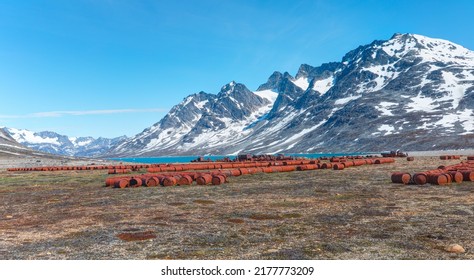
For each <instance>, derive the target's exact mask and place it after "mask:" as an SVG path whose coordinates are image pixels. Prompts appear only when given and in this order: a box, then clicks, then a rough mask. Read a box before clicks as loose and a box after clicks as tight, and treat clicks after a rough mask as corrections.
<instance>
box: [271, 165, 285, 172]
mask: <svg viewBox="0 0 474 280" xmlns="http://www.w3.org/2000/svg"><path fill="white" fill-rule="evenodd" d="M282 168H283V166H273V167H271V169H272V170H273V172H282V171H283V169H282Z"/></svg>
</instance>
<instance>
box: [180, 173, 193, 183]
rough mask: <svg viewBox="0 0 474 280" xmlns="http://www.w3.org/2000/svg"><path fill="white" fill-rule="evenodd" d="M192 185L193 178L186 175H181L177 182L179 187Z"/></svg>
mask: <svg viewBox="0 0 474 280" xmlns="http://www.w3.org/2000/svg"><path fill="white" fill-rule="evenodd" d="M192 183H193V178H191V176H189V175H187V174H182V175H181V176H180V177H179V178H178V180H177V184H178V185H180V186H188V185H191V184H192Z"/></svg>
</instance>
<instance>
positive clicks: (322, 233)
mask: <svg viewBox="0 0 474 280" xmlns="http://www.w3.org/2000/svg"><path fill="white" fill-rule="evenodd" d="M455 162H456V161H440V160H439V159H438V158H434V157H432V158H429V157H427V158H421V157H418V158H416V160H415V161H414V162H407V161H405V160H404V159H397V162H396V163H395V164H386V165H373V166H362V167H354V168H348V169H345V170H341V171H333V170H314V171H304V172H298V171H296V172H291V173H273V174H255V175H247V176H241V177H235V178H231V179H230V181H231V182H230V183H228V184H225V185H221V186H197V185H193V186H182V187H171V188H160V187H156V188H131V189H110V188H105V187H103V185H104V181H105V178H106V177H107V175H106V174H105V173H104V171H88V172H87V171H77V172H74V171H69V172H37V173H10V172H6V171H0V201H1V206H0V259H474V253H473V249H474V240H473V239H472V234H473V233H474V183H472V182H464V183H462V184H452V185H449V186H430V185H426V186H422V187H420V186H404V185H397V184H392V183H391V182H390V174H391V172H392V171H409V172H413V171H423V170H427V169H432V168H434V167H437V166H438V165H441V164H444V165H446V164H449V163H455ZM451 243H458V244H460V245H462V246H463V247H464V248H465V249H466V253H463V254H454V253H447V252H445V251H444V250H443V248H444V247H445V246H446V245H448V244H451Z"/></svg>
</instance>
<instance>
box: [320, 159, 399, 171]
mask: <svg viewBox="0 0 474 280" xmlns="http://www.w3.org/2000/svg"><path fill="white" fill-rule="evenodd" d="M393 162H395V159H394V158H377V159H354V160H340V161H333V162H329V163H323V164H322V168H323V169H324V168H332V169H334V170H343V169H345V168H347V167H351V166H361V165H366V164H384V163H393Z"/></svg>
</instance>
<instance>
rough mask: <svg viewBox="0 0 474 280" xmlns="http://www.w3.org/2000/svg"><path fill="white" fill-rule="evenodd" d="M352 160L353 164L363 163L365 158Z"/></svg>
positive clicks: (359, 164)
mask: <svg viewBox="0 0 474 280" xmlns="http://www.w3.org/2000/svg"><path fill="white" fill-rule="evenodd" d="M352 162H353V163H354V166H361V165H365V160H363V159H356V160H353V161H352Z"/></svg>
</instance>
